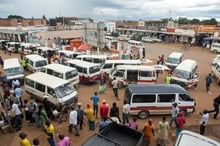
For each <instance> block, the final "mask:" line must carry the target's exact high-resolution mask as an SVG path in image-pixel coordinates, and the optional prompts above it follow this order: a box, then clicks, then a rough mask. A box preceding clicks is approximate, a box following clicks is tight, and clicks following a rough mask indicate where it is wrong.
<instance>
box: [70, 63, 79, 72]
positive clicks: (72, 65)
mask: <svg viewBox="0 0 220 146" xmlns="http://www.w3.org/2000/svg"><path fill="white" fill-rule="evenodd" d="M69 66H70V67H76V66H75V64H72V63H69ZM78 71H79V70H78Z"/></svg>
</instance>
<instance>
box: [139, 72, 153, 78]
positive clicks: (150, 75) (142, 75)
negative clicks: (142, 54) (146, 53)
mask: <svg viewBox="0 0 220 146" xmlns="http://www.w3.org/2000/svg"><path fill="white" fill-rule="evenodd" d="M139 76H140V77H152V76H153V73H152V71H140V72H139Z"/></svg>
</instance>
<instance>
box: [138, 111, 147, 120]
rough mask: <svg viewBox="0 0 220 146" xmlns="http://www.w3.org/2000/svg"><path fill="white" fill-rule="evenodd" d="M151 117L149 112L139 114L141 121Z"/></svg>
mask: <svg viewBox="0 0 220 146" xmlns="http://www.w3.org/2000/svg"><path fill="white" fill-rule="evenodd" d="M149 116H150V113H149V112H148V111H140V112H139V113H138V118H139V119H146V118H148V117H149Z"/></svg>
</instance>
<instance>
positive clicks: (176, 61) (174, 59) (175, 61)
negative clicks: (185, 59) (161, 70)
mask: <svg viewBox="0 0 220 146" xmlns="http://www.w3.org/2000/svg"><path fill="white" fill-rule="evenodd" d="M167 62H169V63H176V64H178V63H180V60H179V58H173V57H168V58H167Z"/></svg>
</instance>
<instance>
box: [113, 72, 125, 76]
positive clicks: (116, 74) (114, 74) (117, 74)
mask: <svg viewBox="0 0 220 146" xmlns="http://www.w3.org/2000/svg"><path fill="white" fill-rule="evenodd" d="M112 76H114V77H123V76H124V71H116V72H114V73H113V74H112Z"/></svg>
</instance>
